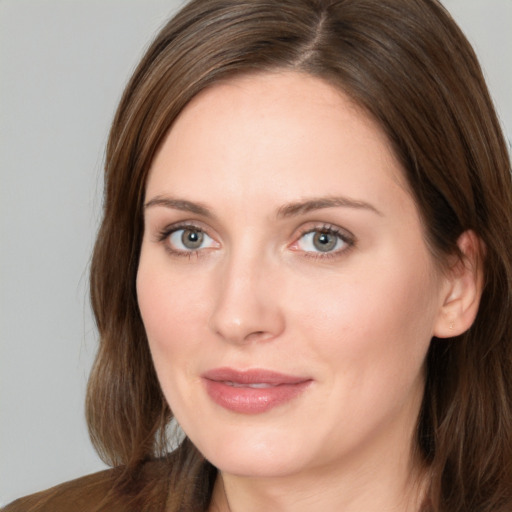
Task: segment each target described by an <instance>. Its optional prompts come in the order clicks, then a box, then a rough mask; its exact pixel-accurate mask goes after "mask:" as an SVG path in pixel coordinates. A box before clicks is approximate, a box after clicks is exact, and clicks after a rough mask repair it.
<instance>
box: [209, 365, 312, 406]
mask: <svg viewBox="0 0 512 512" xmlns="http://www.w3.org/2000/svg"><path fill="white" fill-rule="evenodd" d="M201 377H202V378H203V382H204V383H205V386H206V391H207V393H208V395H209V396H210V398H211V399H212V400H213V401H214V402H215V403H217V404H218V405H220V406H221V407H224V408H225V409H229V410H230V411H234V412H238V413H244V414H259V413H262V412H266V411H268V410H270V409H272V408H274V407H277V406H278V405H281V404H284V403H286V402H288V401H290V400H292V399H293V398H295V397H296V396H297V395H299V394H300V393H302V392H303V391H304V390H305V389H306V388H307V387H308V386H309V384H311V382H312V381H311V379H309V378H304V377H295V376H291V375H283V374H281V373H276V372H272V371H268V370H260V369H254V370H246V371H239V370H234V369H231V368H216V369H214V370H210V371H207V372H205V373H204V374H203V375H202V376H201Z"/></svg>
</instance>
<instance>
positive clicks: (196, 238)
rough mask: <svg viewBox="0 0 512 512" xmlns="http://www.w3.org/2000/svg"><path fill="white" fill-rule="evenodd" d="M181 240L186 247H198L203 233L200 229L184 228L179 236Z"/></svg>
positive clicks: (201, 241)
mask: <svg viewBox="0 0 512 512" xmlns="http://www.w3.org/2000/svg"><path fill="white" fill-rule="evenodd" d="M181 241H182V243H183V245H184V246H185V247H186V248H187V249H198V248H199V247H201V244H202V243H203V233H201V231H192V230H190V229H185V230H184V231H183V235H182V236H181Z"/></svg>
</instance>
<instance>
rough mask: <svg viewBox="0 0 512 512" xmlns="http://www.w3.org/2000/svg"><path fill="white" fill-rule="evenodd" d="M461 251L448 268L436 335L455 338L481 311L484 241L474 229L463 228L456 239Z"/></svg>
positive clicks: (436, 325) (466, 328)
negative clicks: (479, 308) (464, 229)
mask: <svg viewBox="0 0 512 512" xmlns="http://www.w3.org/2000/svg"><path fill="white" fill-rule="evenodd" d="M457 245H458V247H459V249H460V252H461V255H460V257H457V258H456V259H455V260H454V262H453V263H452V264H451V265H450V267H449V268H448V270H445V275H446V277H445V286H444V287H443V288H444V289H443V294H442V297H441V300H442V301H443V302H442V305H441V309H440V314H439V315H438V318H437V320H436V324H435V326H434V336H437V337H438V338H452V337H454V336H459V335H460V334H462V333H464V332H466V331H467V330H468V329H469V328H470V327H471V325H472V324H473V322H474V320H475V318H476V315H477V313H478V306H479V304H480V297H481V295H482V289H483V283H484V272H483V258H484V252H485V248H484V243H483V242H482V240H480V238H478V236H477V235H476V234H475V232H474V231H471V230H468V231H464V233H462V235H460V237H459V239H458V240H457Z"/></svg>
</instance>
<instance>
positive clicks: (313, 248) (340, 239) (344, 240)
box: [292, 227, 353, 254]
mask: <svg viewBox="0 0 512 512" xmlns="http://www.w3.org/2000/svg"><path fill="white" fill-rule="evenodd" d="M351 245H353V241H352V239H351V238H350V237H349V236H348V235H346V234H344V233H342V232H340V231H338V230H337V229H335V228H331V227H329V228H327V227H326V228H318V229H312V230H310V231H307V232H306V233H304V234H303V235H302V236H301V237H300V238H299V239H298V240H297V241H296V242H295V243H294V244H293V245H292V249H294V250H299V251H304V252H308V253H319V254H322V253H323V254H328V253H337V252H341V251H343V250H345V249H347V248H348V247H350V246H351Z"/></svg>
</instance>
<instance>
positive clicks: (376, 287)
mask: <svg viewBox="0 0 512 512" xmlns="http://www.w3.org/2000/svg"><path fill="white" fill-rule="evenodd" d="M375 261H376V260H374V261H373V264H372V265H368V266H363V265H362V267H364V268H360V269H358V270H357V272H356V271H355V269H350V270H348V271H347V272H346V273H345V274H344V275H340V276H339V278H337V279H332V280H327V281H325V282H323V283H322V286H318V287H315V288H312V287H311V283H309V290H310V293H308V294H307V295H301V294H299V293H290V298H289V303H290V304H293V308H294V317H295V322H294V323H295V324H296V326H297V327H298V328H297V331H298V332H297V336H300V337H302V338H303V339H304V340H305V342H306V343H309V345H310V348H311V350H312V351H314V352H315V353H316V355H317V356H319V357H321V358H322V360H323V361H324V362H325V363H326V364H328V365H329V366H331V367H332V369H333V376H332V378H333V380H334V379H337V378H340V376H341V377H343V378H345V379H346V378H348V379H350V381H351V382H352V383H353V385H354V386H360V385H362V383H373V384H375V383H378V381H379V380H380V381H381V382H387V381H389V380H391V379H395V378H398V379H399V381H401V382H403V381H404V379H407V380H409V381H410V380H411V379H414V377H415V376H417V374H418V373H419V372H420V371H421V368H422V365H423V361H424V358H425V355H426V351H427V350H428V346H429V343H430V339H431V337H432V329H433V324H434V319H435V316H436V307H435V305H436V287H435V279H434V278H432V277H431V276H430V275H429V272H428V270H425V269H426V268H427V267H426V266H424V267H422V266H420V265H418V264H417V262H415V261H414V260H413V262H407V261H400V260H397V259H395V260H394V265H393V266H390V267H387V268H386V266H385V265H382V266H379V265H375ZM377 261H378V260H377ZM383 261H385V260H383ZM413 263H415V264H413ZM418 267H419V268H418ZM304 286H305V283H304Z"/></svg>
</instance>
